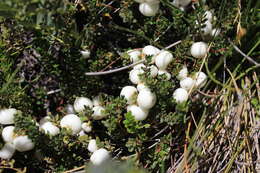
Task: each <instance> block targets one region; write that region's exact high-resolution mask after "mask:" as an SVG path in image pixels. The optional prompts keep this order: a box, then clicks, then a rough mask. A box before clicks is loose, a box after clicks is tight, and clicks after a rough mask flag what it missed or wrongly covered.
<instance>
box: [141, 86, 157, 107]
mask: <svg viewBox="0 0 260 173" xmlns="http://www.w3.org/2000/svg"><path fill="white" fill-rule="evenodd" d="M155 103H156V95H155V94H154V93H152V92H151V91H149V90H141V91H140V92H139V94H138V96H137V104H138V106H139V107H141V108H143V109H151V108H152V107H153V106H154V105H155Z"/></svg>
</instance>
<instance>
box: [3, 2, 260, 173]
mask: <svg viewBox="0 0 260 173" xmlns="http://www.w3.org/2000/svg"><path fill="white" fill-rule="evenodd" d="M194 2H195V1H193V3H194ZM238 2H240V1H237V0H230V1H228V0H222V1H218V0H212V1H207V2H206V5H203V3H201V2H200V4H193V5H194V7H195V8H194V9H193V7H192V6H188V7H187V9H186V11H182V10H180V9H178V8H176V7H174V6H173V5H172V4H171V2H170V1H168V0H160V11H159V12H158V13H157V14H156V15H155V16H153V17H145V16H143V15H141V14H140V12H139V11H138V4H137V3H135V2H134V1H133V0H120V1H108V0H98V1H97V0H82V1H74V0H23V1H21V0H1V2H0V62H1V63H0V108H1V109H2V108H9V107H13V108H16V109H18V110H20V111H21V112H20V111H19V113H18V114H17V115H16V116H15V127H16V128H15V131H16V133H17V135H18V134H21V135H28V136H29V137H30V138H31V139H32V140H33V141H34V142H35V149H34V150H33V151H29V152H25V153H20V152H16V153H15V155H14V157H13V159H14V160H13V161H10V162H9V163H10V164H9V165H11V166H10V167H12V168H15V167H16V168H27V169H28V170H29V172H62V171H65V170H68V169H73V168H74V167H79V166H82V165H84V164H85V163H86V162H88V161H89V157H90V153H89V152H88V151H87V144H88V141H89V140H90V139H97V141H98V145H99V147H104V148H107V149H108V150H109V151H111V155H112V156H115V157H117V158H119V159H131V158H132V157H134V159H135V160H134V162H135V165H138V166H141V167H146V168H147V170H148V171H150V172H163V173H164V172H167V170H168V168H169V167H171V166H173V165H175V168H176V167H177V166H176V163H174V164H172V161H173V160H175V161H177V160H179V159H181V158H182V155H185V158H184V159H186V160H185V161H187V162H188V163H187V165H186V166H187V169H188V167H189V166H191V167H192V168H191V169H193V167H195V168H197V169H198V170H196V171H199V172H201V171H202V172H206V171H208V170H206V169H207V166H205V168H200V167H199V166H197V165H198V164H199V165H200V163H201V162H202V163H203V164H201V165H203V166H204V165H205V164H208V163H211V162H210V161H211V160H216V159H211V158H209V157H208V155H206V154H204V153H206V152H207V151H208V148H206V149H205V148H202V147H201V146H203V145H206V144H208V143H209V144H211V139H214V137H215V135H217V134H219V133H220V132H219V131H218V128H221V127H222V126H221V125H219V126H218V124H217V125H214V126H213V127H216V130H215V129H214V128H213V127H212V125H211V124H210V123H211V122H217V123H220V122H224V121H223V119H224V118H223V117H224V113H223V115H222V113H221V114H220V115H221V116H220V117H221V118H222V119H221V120H216V119H215V117H214V115H215V114H217V115H219V114H218V113H219V111H220V110H221V111H222V110H225V111H223V112H225V115H226V114H227V113H226V112H232V111H233V110H234V107H230V109H225V108H227V107H228V106H229V105H232V106H233V105H235V106H236V103H237V101H236V100H234V101H233V100H232V102H231V103H230V104H229V103H228V100H229V99H231V98H232V99H233V98H236V97H235V96H236V94H237V93H236V92H234V91H236V90H235V89H234V88H232V87H233V83H232V82H230V81H232V80H231V78H230V77H229V73H228V71H227V69H228V70H230V71H231V72H232V75H233V76H234V78H235V80H236V82H237V84H238V85H239V86H238V88H243V86H244V85H245V83H242V84H240V83H239V82H240V80H242V77H244V76H246V77H248V78H249V79H251V78H252V75H256V76H257V77H259V71H257V70H254V69H256V67H252V65H251V64H250V63H248V61H247V60H246V59H245V58H244V57H243V56H241V55H240V54H238V53H237V52H236V51H234V49H233V47H232V46H231V45H230V43H229V42H228V41H227V39H228V38H231V40H235V39H236V41H237V43H239V41H240V42H241V44H237V45H239V48H240V49H241V50H243V51H244V52H245V53H246V54H248V55H249V56H251V57H252V58H253V59H255V60H257V58H258V56H259V50H257V48H258V47H259V32H257V31H258V30H259V14H258V13H259V10H258V9H257V8H258V7H259V2H256V1H253V0H246V1H243V2H240V3H242V4H241V7H240V6H239V5H238ZM206 10H212V12H213V14H214V16H216V17H217V20H214V21H213V26H214V27H216V28H217V27H218V28H221V34H220V35H219V36H218V37H214V38H211V37H207V36H203V34H202V33H201V28H202V27H203V24H202V23H203V21H204V19H203V17H204V13H205V11H206ZM239 14H241V16H239ZM196 21H198V24H196ZM239 25H241V27H242V28H245V29H246V30H247V32H246V34H245V35H243V36H241V38H240V39H238V33H237V31H238V26H239ZM178 40H182V42H181V44H179V45H177V46H174V47H172V48H170V49H169V51H170V52H171V53H172V54H173V56H174V60H173V62H172V63H171V64H170V65H169V66H168V68H167V71H168V72H169V73H170V74H171V76H172V78H171V80H166V76H165V75H162V76H157V77H155V78H153V77H151V76H150V75H149V72H148V70H145V72H146V73H144V74H143V75H141V76H140V77H141V79H142V80H143V81H144V82H145V84H146V85H147V86H148V87H149V88H150V89H151V90H152V91H153V92H154V93H155V94H156V97H157V101H156V105H155V106H154V107H153V108H152V109H151V110H150V111H149V116H148V118H147V119H146V120H144V121H136V120H135V119H134V117H133V115H132V114H131V112H127V110H126V109H127V103H126V100H124V99H123V98H121V97H119V93H120V90H121V88H122V87H123V86H126V85H132V84H130V81H129V74H128V72H129V71H127V70H126V71H122V72H119V73H114V74H109V75H104V76H85V75H84V73H85V72H97V71H106V70H110V69H113V68H117V67H121V66H124V65H128V64H130V60H129V56H128V55H126V51H127V50H130V49H135V48H142V47H144V46H146V45H149V44H151V45H154V46H157V47H158V48H161V49H163V48H165V47H166V46H168V45H170V44H172V43H174V42H176V41H178ZM201 40H204V41H206V42H208V43H209V44H210V45H211V48H210V51H209V53H208V57H207V58H206V59H195V58H193V57H192V56H191V54H190V46H191V45H192V43H193V42H195V41H201ZM81 50H89V51H90V52H91V54H90V57H89V58H84V57H82V55H81V53H80V51H81ZM146 58H147V62H145V65H149V64H150V63H151V61H152V56H148V57H146ZM183 65H186V66H187V67H188V69H189V74H193V73H194V72H197V71H199V70H202V71H206V72H207V75H208V77H209V80H208V83H207V85H206V87H205V88H201V91H200V92H197V91H194V92H193V93H191V94H190V96H189V101H188V102H187V103H182V104H177V103H175V101H174V100H173V98H172V93H173V92H174V90H175V89H176V88H178V87H179V81H178V80H177V79H176V75H177V74H178V72H179V70H180V69H181V68H182V66H183ZM201 67H202V69H201ZM241 75H242V77H241ZM255 81H256V80H255ZM252 86H253V87H252V89H254V90H255V92H252V93H253V94H252V95H254V94H256V91H257V87H255V85H253V84H252ZM258 89H259V88H258ZM56 90H58V91H57V92H54V93H52V94H50V92H52V91H56ZM223 91H227V92H226V93H225V92H224V94H223ZM248 91H249V90H247V91H244V92H245V93H246V92H248ZM100 93H106V94H100ZM231 93H232V94H233V95H232V94H231ZM96 95H101V106H103V107H104V108H105V111H104V113H105V115H106V118H105V119H103V120H93V119H92V117H91V114H92V113H93V111H92V110H91V109H90V108H86V110H85V111H84V112H82V113H78V114H77V115H79V116H80V118H81V120H82V121H85V122H86V121H87V122H89V121H92V122H91V124H92V127H93V130H92V131H91V132H90V133H88V134H87V135H84V136H80V137H79V136H73V135H72V134H71V131H70V130H68V129H64V128H63V129H61V133H59V134H58V135H56V136H50V135H48V134H47V135H46V134H44V133H43V132H42V131H41V130H39V127H38V126H37V125H36V121H38V120H39V119H40V118H42V117H43V116H46V115H50V116H51V117H52V120H51V121H52V122H53V123H54V124H55V125H57V126H59V120H60V119H61V117H62V116H64V115H65V114H66V113H67V112H66V109H65V106H66V104H72V103H73V101H74V100H75V98H76V97H78V96H85V97H89V98H93V97H94V96H96ZM220 95H222V97H224V98H225V97H227V98H225V99H224V100H221V101H219V102H217V101H216V100H218V99H219V97H220ZM229 95H232V97H231V96H230V98H229V97H228V96H229ZM246 96H248V97H250V101H249V102H250V105H252V108H253V109H254V110H258V112H259V109H260V108H259V100H258V98H257V97H256V96H255V95H254V96H252V97H251V96H250V94H248V95H246ZM222 97H221V98H222ZM210 103H213V104H212V105H211V104H210ZM225 104H227V105H228V106H226V105H225ZM218 106H223V107H221V108H219V107H218ZM228 108H229V107H228ZM231 110H232V111H231ZM252 112H256V111H252ZM252 112H250V115H251V113H252ZM243 115H246V114H243ZM203 117H207V118H203ZM212 117H214V118H212ZM210 118H212V119H210ZM240 118H241V117H240ZM242 118H243V117H242ZM256 118H259V116H257V117H256ZM205 119H206V120H207V121H208V122H207V121H206V120H205ZM204 120H205V122H204ZM199 121H200V122H203V123H202V124H205V127H204V129H210V130H209V131H207V132H205V133H204V134H203V135H204V136H203V135H201V134H202V133H203V132H201V131H203V130H201V129H200V131H199V135H197V136H201V138H202V139H198V138H195V137H196V134H197V133H196V132H197V129H199V128H200V126H197V122H199ZM244 121H246V118H245V120H244ZM244 121H242V122H244ZM209 122H210V123H209ZM252 122H253V121H252ZM207 123H208V124H207ZM234 124H236V123H234ZM206 125H207V126H206ZM231 126H233V124H232V125H231ZM223 127H224V125H223ZM242 127H246V126H245V125H243V126H242ZM3 128H4V126H3V125H1V126H0V132H1V131H2V129H3ZM241 129H242V130H241V131H243V130H244V129H246V128H241ZM210 132H213V135H212V134H211V135H210ZM193 134H194V135H195V137H194V139H191V138H190V136H189V135H191V136H192V135H193ZM245 136H246V135H245ZM245 136H239V137H241V138H243V139H248V138H249V137H247V136H246V137H245ZM207 137H208V138H207ZM195 139H197V140H198V141H195ZM204 139H210V140H209V141H203V140H204ZM216 139H217V138H216ZM193 140H194V141H193ZM252 141H253V140H251V139H250V140H249V142H248V143H249V144H250V147H248V148H252V146H251V143H253V142H252ZM229 142H230V141H229ZM3 144H4V142H3V141H2V138H0V148H1V147H2V146H3ZM187 145H189V147H188V149H187ZM222 145H224V144H223V143H222V144H221V145H220V146H222ZM210 147H211V148H212V145H210ZM210 147H209V148H210ZM225 147H226V146H225ZM211 148H210V149H211ZM227 148H228V147H227ZM202 149H204V150H203V152H204V153H200V151H201V150H202ZM213 149H214V151H220V150H219V148H217V149H216V148H214V147H213ZM246 149H247V148H246ZM246 149H245V150H246ZM187 150H188V152H190V151H193V153H192V154H190V153H188V154H187V153H185V152H186V151H187ZM245 150H244V151H245ZM249 153H250V155H252V157H256V156H255V155H254V154H255V153H253V154H252V152H249ZM189 154H190V157H192V159H188V158H186V155H189ZM203 154H204V155H203ZM195 156H198V157H195ZM201 156H205V157H204V158H209V160H203V158H202V157H201ZM216 158H217V157H216ZM221 158H222V157H221ZM221 158H220V160H221ZM241 158H242V157H240V159H241ZM210 159H211V160H210ZM218 159H219V158H218ZM230 160H232V159H230ZM206 161H207V162H206ZM236 161H237V160H236ZM237 162H238V163H239V160H238V161H237ZM1 163H2V162H1ZM181 163H183V162H181ZM185 163H186V162H185ZM241 163H242V162H241ZM109 164H110V162H108V164H107V165H106V166H108V165H109ZM192 164H193V165H192ZM225 164H226V163H225ZM7 165H8V164H7ZM111 165H112V167H106V166H105V167H102V169H104V168H107V169H105V170H102V171H103V172H109V171H111V170H110V169H112V171H115V170H116V171H117V170H118V171H119V172H129V173H131V172H138V171H139V170H136V168H134V167H133V166H132V165H131V164H128V163H127V164H123V165H121V163H120V164H118V163H114V162H112V163H111ZM194 165H195V166H194ZM212 165H215V164H212ZM231 165H232V164H231ZM245 165H246V164H245ZM222 166H223V165H222ZM179 167H182V166H179ZM251 167H253V166H251ZM232 168H233V167H232ZM99 169H100V168H93V169H92V167H91V168H90V170H91V171H92V170H93V172H96V171H97V172H98V171H99V172H101V171H100V170H99ZM176 169H177V168H176ZM220 170H221V169H220ZM185 171H188V170H185ZM215 171H219V170H215ZM234 171H235V166H234ZM139 172H140V173H141V172H143V171H142V170H141V171H139ZM180 172H182V171H180Z"/></svg>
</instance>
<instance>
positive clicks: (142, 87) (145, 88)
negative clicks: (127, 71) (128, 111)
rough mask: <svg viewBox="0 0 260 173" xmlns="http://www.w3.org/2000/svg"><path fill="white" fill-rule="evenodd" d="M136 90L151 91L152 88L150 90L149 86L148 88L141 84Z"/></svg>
mask: <svg viewBox="0 0 260 173" xmlns="http://www.w3.org/2000/svg"><path fill="white" fill-rule="evenodd" d="M136 88H137V91H139V92H140V91H142V90H149V91H150V88H148V86H146V85H145V84H144V83H139V84H138V85H137V87H136Z"/></svg>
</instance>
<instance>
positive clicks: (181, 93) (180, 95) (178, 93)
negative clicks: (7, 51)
mask: <svg viewBox="0 0 260 173" xmlns="http://www.w3.org/2000/svg"><path fill="white" fill-rule="evenodd" d="M173 98H174V99H175V101H176V102H177V103H183V102H186V101H187V100H188V92H187V91H186V90H185V89H183V88H178V89H176V90H175V91H174V93H173Z"/></svg>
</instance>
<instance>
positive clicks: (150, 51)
mask: <svg viewBox="0 0 260 173" xmlns="http://www.w3.org/2000/svg"><path fill="white" fill-rule="evenodd" d="M159 52H160V49H158V48H157V47H154V46H152V45H148V46H145V47H144V48H143V50H142V54H144V55H148V56H151V55H157V54H158V53H159Z"/></svg>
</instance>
